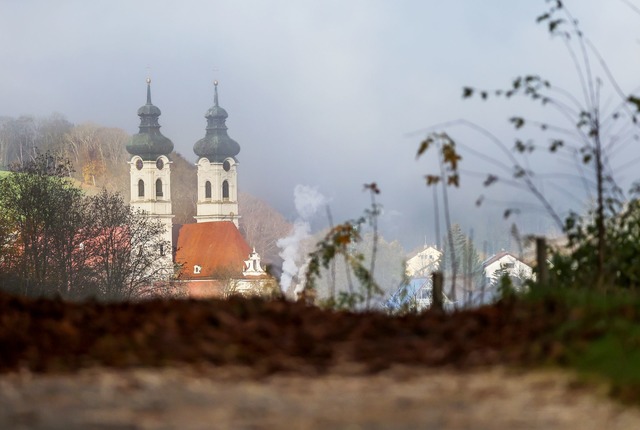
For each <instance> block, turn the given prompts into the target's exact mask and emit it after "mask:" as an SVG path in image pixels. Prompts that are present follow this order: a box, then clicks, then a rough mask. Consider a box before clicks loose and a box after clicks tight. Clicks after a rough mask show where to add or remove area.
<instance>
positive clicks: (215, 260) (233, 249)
mask: <svg viewBox="0 0 640 430" xmlns="http://www.w3.org/2000/svg"><path fill="white" fill-rule="evenodd" d="M174 228H176V229H177V240H174V243H175V244H176V246H177V250H176V252H175V261H176V263H178V264H183V270H182V277H183V278H186V279H189V278H191V279H195V278H197V279H202V278H212V279H228V278H230V277H239V276H242V268H243V267H244V260H246V259H247V258H248V257H249V253H250V252H251V248H249V245H247V242H246V241H245V240H244V238H243V237H242V235H241V234H240V232H239V231H238V229H237V228H236V226H235V224H234V223H233V222H231V221H217V222H203V223H197V224H184V225H181V226H174ZM194 265H198V266H201V267H202V270H201V271H200V273H198V274H196V273H193V266H194Z"/></svg>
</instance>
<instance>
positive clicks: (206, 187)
mask: <svg viewBox="0 0 640 430" xmlns="http://www.w3.org/2000/svg"><path fill="white" fill-rule="evenodd" d="M204 198H205V199H210V198H211V182H209V181H207V182H205V183H204Z"/></svg>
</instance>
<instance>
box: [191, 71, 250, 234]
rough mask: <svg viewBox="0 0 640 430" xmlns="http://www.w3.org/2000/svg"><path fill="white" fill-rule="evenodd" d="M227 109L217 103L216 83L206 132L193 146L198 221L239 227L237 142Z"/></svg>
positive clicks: (206, 116) (207, 116)
mask: <svg viewBox="0 0 640 430" xmlns="http://www.w3.org/2000/svg"><path fill="white" fill-rule="evenodd" d="M227 117H228V114H227V111H225V110H224V109H222V108H221V107H220V106H219V105H218V81H215V82H214V97H213V107H212V108H211V109H209V110H208V111H207V113H206V115H205V118H206V119H207V128H206V130H207V131H206V135H205V136H204V138H202V139H200V140H199V141H197V142H196V144H195V145H194V146H193V152H195V153H196V155H197V156H198V162H197V164H196V166H197V167H198V202H197V214H196V217H195V218H196V221H197V222H199V223H200V222H213V221H233V223H234V224H235V225H236V227H238V219H239V218H240V216H239V215H238V172H237V167H238V160H237V159H236V155H238V153H239V152H240V145H238V142H236V141H235V140H233V139H231V138H230V137H229V135H228V134H227V126H226V124H225V122H226V119H227Z"/></svg>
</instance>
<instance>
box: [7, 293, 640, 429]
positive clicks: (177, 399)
mask: <svg viewBox="0 0 640 430" xmlns="http://www.w3.org/2000/svg"><path fill="white" fill-rule="evenodd" d="M566 318H567V310H566V309H564V308H563V307H562V306H559V305H558V304H557V303H554V302H540V303H537V304H529V305H524V304H522V303H519V302H515V301H513V302H501V303H497V304H495V305H492V306H486V307H483V308H481V309H477V310H470V311H464V312H454V313H452V314H443V313H438V312H427V313H424V314H421V315H407V316H404V317H389V316H386V315H383V314H381V313H373V312H372V313H366V312H365V313H348V312H332V311H327V310H322V309H319V308H317V307H312V306H306V305H304V304H303V303H289V302H285V301H278V300H274V301H261V300H241V299H236V298H234V299H230V300H218V301H216V300H208V301H194V300H191V301H189V300H173V301H171V300H155V301H147V302H141V303H120V304H111V305H108V304H101V303H96V302H88V303H67V302H63V301H61V300H44V299H39V300H34V299H26V298H18V297H12V296H9V295H4V294H1V293H0V429H2V430H4V429H60V430H67V429H109V430H115V429H281V428H287V429H334V428H348V429H474V430H478V429H479V430H482V429H505V430H507V429H508V430H517V429H545V430H546V429H597V430H600V429H640V410H638V409H636V408H631V407H624V406H622V405H620V404H618V403H614V402H613V401H611V400H609V399H608V398H607V397H606V396H605V393H606V392H607V390H608V388H607V387H603V388H602V389H601V390H600V389H599V388H598V387H597V386H595V385H593V384H590V385H588V386H586V385H585V384H583V383H580V382H578V380H577V379H576V378H575V377H573V376H570V374H569V373H564V372H560V371H554V372H550V371H540V370H535V371H530V370H526V371H515V370H513V369H523V368H528V365H530V364H534V365H537V366H539V365H540V363H544V362H548V361H550V362H554V361H553V360H555V361H556V362H561V361H562V359H563V357H564V355H565V354H566V348H564V346H563V344H562V343H560V342H559V341H558V340H557V338H556V337H554V336H550V335H549V333H551V332H552V331H553V330H554V327H557V324H558V322H560V321H564V320H565V319H566ZM529 368H530V366H529ZM599 391H602V392H599Z"/></svg>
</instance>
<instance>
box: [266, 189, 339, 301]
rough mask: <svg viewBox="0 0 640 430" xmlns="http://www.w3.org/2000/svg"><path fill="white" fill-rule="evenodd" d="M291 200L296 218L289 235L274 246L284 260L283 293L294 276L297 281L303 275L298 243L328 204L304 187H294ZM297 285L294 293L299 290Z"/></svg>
mask: <svg viewBox="0 0 640 430" xmlns="http://www.w3.org/2000/svg"><path fill="white" fill-rule="evenodd" d="M293 199H294V203H295V206H296V212H297V213H298V218H297V219H296V221H295V222H294V224H293V230H292V232H291V234H290V235H289V236H287V237H283V238H282V239H278V241H277V242H276V245H277V246H278V248H280V249H281V251H280V257H282V259H283V260H284V261H283V263H282V276H281V277H280V288H281V289H282V291H283V292H285V293H286V292H287V291H288V290H289V288H290V287H291V282H292V281H293V278H294V277H295V276H297V277H298V280H299V282H300V280H301V279H302V277H303V275H304V269H305V264H304V263H302V262H301V263H299V261H300V260H303V258H301V257H304V256H300V255H299V254H300V250H299V248H300V242H302V241H303V240H304V239H306V238H308V237H309V236H310V235H311V224H310V221H311V219H312V218H313V216H314V215H315V214H316V212H318V209H320V208H321V207H322V206H325V205H326V204H327V202H328V200H327V198H326V197H325V196H323V195H322V194H321V193H320V192H319V191H318V190H317V189H315V188H312V187H308V186H306V185H296V187H295V189H294V190H293ZM300 285H301V284H298V286H297V288H296V292H297V291H298V290H299V289H300Z"/></svg>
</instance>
